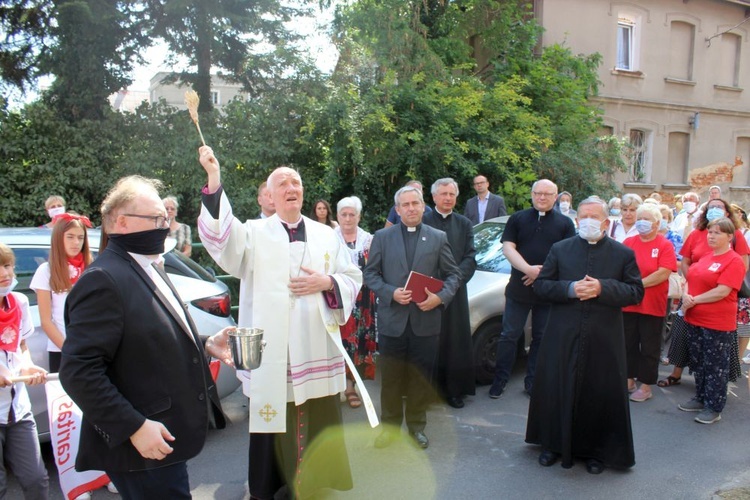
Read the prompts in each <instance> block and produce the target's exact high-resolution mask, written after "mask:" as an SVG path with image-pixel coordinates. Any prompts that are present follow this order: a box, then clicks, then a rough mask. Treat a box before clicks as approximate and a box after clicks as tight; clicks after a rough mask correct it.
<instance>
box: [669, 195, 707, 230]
mask: <svg viewBox="0 0 750 500" xmlns="http://www.w3.org/2000/svg"><path fill="white" fill-rule="evenodd" d="M699 202H700V197H699V196H698V194H697V193H693V192H692V191H689V192H687V193H685V195H684V196H683V197H682V211H681V212H680V213H679V214H677V216H676V217H675V218H674V220H673V221H672V225H671V226H670V229H671V230H672V231H673V232H674V233H677V234H679V235H680V236H681V237H682V241H685V240H686V239H687V237H688V235H689V234H690V232H691V231H692V230H693V228H694V227H695V223H696V222H697V221H698V217H699V216H700V213H699V212H698V203H699Z"/></svg>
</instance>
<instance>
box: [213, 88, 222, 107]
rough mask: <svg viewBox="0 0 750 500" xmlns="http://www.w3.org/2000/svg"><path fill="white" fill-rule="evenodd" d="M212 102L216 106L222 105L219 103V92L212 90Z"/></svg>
mask: <svg viewBox="0 0 750 500" xmlns="http://www.w3.org/2000/svg"><path fill="white" fill-rule="evenodd" d="M211 102H212V103H213V105H214V106H218V105H219V104H221V102H220V101H219V91H218V90H212V91H211Z"/></svg>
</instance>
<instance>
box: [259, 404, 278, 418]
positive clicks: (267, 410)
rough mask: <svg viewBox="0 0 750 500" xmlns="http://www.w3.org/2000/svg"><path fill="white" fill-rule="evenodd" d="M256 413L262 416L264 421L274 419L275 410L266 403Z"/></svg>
mask: <svg viewBox="0 0 750 500" xmlns="http://www.w3.org/2000/svg"><path fill="white" fill-rule="evenodd" d="M258 414H260V416H261V417H263V420H265V421H266V422H270V421H271V420H273V419H274V417H276V415H277V412H276V410H274V409H273V407H272V406H271V405H270V404H267V405H266V406H264V407H263V408H262V409H261V410H260V411H259V412H258Z"/></svg>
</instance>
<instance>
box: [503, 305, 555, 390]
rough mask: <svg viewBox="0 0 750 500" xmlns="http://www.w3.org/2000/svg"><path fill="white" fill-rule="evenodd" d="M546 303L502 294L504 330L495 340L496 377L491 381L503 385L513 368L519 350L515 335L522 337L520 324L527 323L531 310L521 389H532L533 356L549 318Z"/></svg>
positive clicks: (535, 353) (548, 307) (534, 368)
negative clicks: (514, 298)
mask: <svg viewBox="0 0 750 500" xmlns="http://www.w3.org/2000/svg"><path fill="white" fill-rule="evenodd" d="M549 311H550V305H549V304H531V303H525V302H517V301H515V300H513V299H511V298H510V297H507V296H506V297H505V313H504V314H503V332H502V333H501V334H500V340H499V341H498V343H497V357H496V359H495V380H494V381H493V384H497V383H499V384H501V385H502V386H503V387H505V384H507V383H508V379H509V378H510V372H511V371H513V365H514V364H515V362H516V353H517V352H518V351H517V349H518V339H520V338H521V337H523V328H524V326H526V318H528V316H529V312H531V347H530V348H529V358H528V361H527V364H526V378H525V379H524V380H523V386H524V389H525V390H526V391H527V392H529V393H530V392H531V387H532V386H533V385H534V372H535V371H536V356H537V354H538V353H539V345H540V344H541V343H542V335H544V328H545V327H546V326H547V318H549Z"/></svg>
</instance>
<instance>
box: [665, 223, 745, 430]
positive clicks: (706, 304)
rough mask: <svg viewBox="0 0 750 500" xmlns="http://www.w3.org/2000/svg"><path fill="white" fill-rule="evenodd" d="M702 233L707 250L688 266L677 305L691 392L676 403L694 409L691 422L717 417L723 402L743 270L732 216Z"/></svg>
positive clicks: (719, 414)
mask: <svg viewBox="0 0 750 500" xmlns="http://www.w3.org/2000/svg"><path fill="white" fill-rule="evenodd" d="M707 232H708V237H707V238H706V240H707V243H708V246H709V248H711V250H712V253H710V254H708V255H706V256H704V257H703V258H702V259H701V260H699V261H698V262H697V263H696V264H694V265H692V266H691V267H690V270H689V271H688V275H687V282H688V292H687V293H686V294H685V295H684V296H683V298H682V308H681V311H683V312H684V314H685V322H686V323H687V325H688V337H689V339H690V368H692V370H693V374H694V376H695V397H694V398H693V399H691V400H690V401H688V402H687V403H683V404H681V405H679V408H680V409H681V410H683V411H699V412H700V413H699V414H698V416H697V417H696V418H695V421H696V422H699V423H702V424H712V423H714V422H716V421H718V420H720V419H721V412H722V410H724V405H725V404H726V402H727V384H728V382H729V366H730V358H731V357H732V354H733V351H732V345H733V344H736V342H737V340H736V335H735V329H736V328H737V291H738V290H739V289H740V286H742V278H743V277H744V275H745V264H744V262H743V261H742V258H741V257H740V256H739V255H738V254H737V253H736V252H734V251H733V250H732V247H731V244H732V239H733V238H734V237H735V226H734V224H732V221H731V220H729V219H727V218H726V217H722V218H721V219H717V220H713V221H711V222H709V224H708V229H707Z"/></svg>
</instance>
